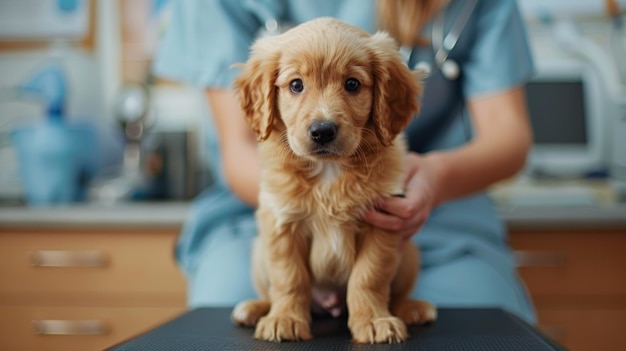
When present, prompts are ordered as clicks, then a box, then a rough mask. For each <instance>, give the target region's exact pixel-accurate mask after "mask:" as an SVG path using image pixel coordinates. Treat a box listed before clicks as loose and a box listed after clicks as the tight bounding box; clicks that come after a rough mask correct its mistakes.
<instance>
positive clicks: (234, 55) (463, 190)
mask: <svg viewBox="0 0 626 351" xmlns="http://www.w3.org/2000/svg"><path fill="white" fill-rule="evenodd" d="M381 1H385V0H381ZM398 1H399V0H398ZM414 1H418V0H414ZM422 1H427V0H422ZM428 1H430V2H431V3H437V2H441V1H440V0H428ZM172 5H173V9H172V10H173V11H172V16H171V19H170V24H169V26H168V29H167V32H166V34H165V36H164V38H163V41H162V43H161V45H160V48H159V52H158V55H157V57H156V61H155V63H154V71H155V73H156V74H157V75H159V76H162V77H165V78H169V79H172V80H177V81H180V82H184V83H186V84H191V85H194V86H197V87H199V88H202V89H205V90H206V91H207V97H208V101H209V103H210V106H211V110H212V115H213V116H212V119H211V121H212V123H213V128H211V132H212V133H213V135H212V137H210V138H208V141H207V147H208V149H209V151H210V154H211V156H212V163H213V165H214V166H215V168H216V179H217V181H216V184H214V185H213V186H211V187H210V188H209V189H207V190H206V191H205V192H204V193H203V194H201V195H200V196H199V197H198V198H197V199H196V201H194V204H193V206H192V210H191V213H190V215H189V217H188V219H187V221H186V223H185V224H184V227H183V230H182V233H181V235H180V238H179V240H178V243H177V247H176V253H177V259H178V261H179V263H180V265H181V267H182V268H183V270H184V272H185V274H186V276H187V278H188V282H189V287H188V294H189V296H188V304H189V306H190V307H200V306H234V305H235V304H236V303H238V302H240V301H242V300H245V299H249V298H254V297H255V291H254V289H253V287H252V283H251V277H250V253H251V245H252V242H253V240H254V237H255V235H256V233H257V227H256V223H255V220H254V207H255V205H256V203H257V194H258V176H259V161H258V157H257V154H256V142H255V139H254V136H253V135H252V133H251V131H250V128H249V127H248V126H247V125H246V124H245V122H244V119H243V117H242V112H241V110H240V107H239V104H238V103H237V100H236V98H235V96H234V94H233V92H232V88H231V84H232V81H233V79H234V78H235V77H236V76H237V75H238V74H239V71H238V70H236V69H231V65H232V64H233V63H237V62H245V61H246V59H247V57H248V51H249V47H250V45H251V43H252V42H253V41H254V39H255V38H256V37H257V36H258V35H260V33H261V32H262V31H263V30H264V29H265V27H266V24H268V26H269V27H270V28H269V29H272V28H271V26H272V25H273V24H275V23H276V22H278V23H279V24H291V25H296V24H298V23H302V22H305V21H307V20H310V19H313V18H315V17H320V16H331V17H335V18H338V19H340V20H343V21H345V22H348V23H351V24H354V25H357V26H360V27H362V28H364V29H365V30H367V31H369V32H372V33H373V32H375V31H376V30H377V29H378V28H377V23H378V21H377V13H378V11H377V7H376V4H375V1H374V0H369V1H363V0H320V1H307V0H281V1H279V0H274V1H272V0H221V1H220V0H182V1H177V2H175V3H173V4H172ZM416 32H418V33H417V34H419V36H421V37H422V38H425V39H427V40H426V42H427V44H426V45H413V44H412V43H402V44H405V45H404V47H403V49H402V50H401V52H402V53H403V54H404V55H405V57H406V59H407V64H408V65H409V66H410V67H416V66H421V67H430V70H431V74H430V76H429V77H428V78H427V79H426V81H425V93H424V96H423V98H422V110H421V112H420V114H419V116H418V117H417V118H416V119H414V121H413V122H412V123H411V124H410V126H409V127H408V128H407V130H406V135H407V139H408V141H409V146H410V151H411V153H410V154H409V156H407V159H406V161H407V166H408V168H409V174H408V177H407V184H406V196H405V198H389V199H386V200H385V201H384V202H383V205H382V206H381V208H378V209H372V210H371V211H369V212H368V213H367V214H366V216H365V218H364V220H365V221H368V222H370V223H372V224H374V225H377V226H380V227H383V228H387V229H391V230H396V231H398V233H399V234H398V235H403V236H404V237H405V238H407V239H408V240H412V241H413V242H414V243H415V244H417V245H418V246H419V249H420V250H421V254H422V266H421V273H420V276H419V280H418V282H417V284H416V288H415V289H414V291H413V296H414V297H415V298H421V299H427V300H430V301H432V302H434V303H435V304H436V305H438V306H439V307H460V306H465V307H467V306H472V307H481V306H482V307H484V306H489V307H494V306H495V307H502V308H504V309H506V310H508V311H511V312H513V313H515V314H517V315H518V316H520V317H521V318H523V319H525V320H527V321H529V322H531V323H533V322H535V321H536V320H535V318H536V317H535V314H534V310H533V307H532V303H531V301H530V299H529V296H528V294H527V292H526V290H525V287H524V285H523V283H522V281H521V280H520V279H519V277H518V275H517V273H516V269H515V263H514V260H513V255H512V252H511V248H510V247H509V245H508V242H507V232H506V228H505V226H504V224H503V223H502V221H501V220H500V219H499V217H498V215H497V212H496V210H495V207H494V204H493V203H492V201H491V200H490V199H489V197H488V196H487V195H486V194H485V189H486V188H487V187H489V186H490V185H491V184H493V183H495V182H497V181H499V180H502V179H505V178H507V177H510V176H512V175H514V174H515V173H516V172H517V171H519V170H520V169H521V167H523V164H524V162H525V159H526V154H527V152H528V149H529V147H530V145H531V139H532V138H531V131H530V127H529V122H528V117H527V112H526V109H525V98H524V93H523V85H524V84H525V83H526V82H527V81H528V80H529V79H530V78H531V77H532V74H533V64H532V59H531V54H530V50H529V48H528V43H527V38H526V34H525V30H524V27H523V22H522V19H521V16H520V13H519V10H518V8H517V4H516V2H515V0H451V1H449V2H447V5H445V6H443V7H442V8H441V9H440V10H438V11H433V14H432V16H431V17H430V18H429V19H428V21H427V23H425V24H424V25H423V26H422V27H421V28H420V30H419V31H418V30H417V29H416ZM392 33H393V31H392ZM405 41H406V40H405ZM442 46H443V47H444V50H443V51H441V50H440V48H441V47H442ZM437 52H439V53H438V54H436V53H437ZM435 56H437V58H435ZM314 300H315V301H316V302H317V304H316V306H315V307H316V309H320V310H322V311H327V312H329V313H331V314H333V315H337V314H338V313H339V312H341V311H342V310H341V309H342V307H343V306H344V305H343V303H342V299H341V294H339V293H337V292H315V294H314Z"/></svg>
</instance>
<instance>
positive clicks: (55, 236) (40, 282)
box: [0, 229, 185, 295]
mask: <svg viewBox="0 0 626 351" xmlns="http://www.w3.org/2000/svg"><path fill="white" fill-rule="evenodd" d="M176 234H177V233H175V232H174V231H158V230H156V231H147V230H146V231H139V230H132V231H111V230H108V231H104V230H103V231H97V230H96V231H87V230H76V229H73V230H57V229H55V230H50V231H45V232H44V231H27V230H24V231H18V230H11V231H0V282H2V283H1V284H0V293H4V294H7V293H8V294H12V293H24V292H36V293H39V294H50V293H67V292H72V293H74V294H76V293H85V292H90V293H99V294H102V293H118V292H124V293H138V294H142V293H155V292H157V293H162V294H177V295H180V294H183V293H184V290H185V282H184V279H183V277H182V274H181V272H180V271H179V270H178V268H177V266H176V264H175V260H174V256H173V248H174V242H175V239H176Z"/></svg>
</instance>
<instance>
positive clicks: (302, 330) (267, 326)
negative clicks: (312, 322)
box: [254, 316, 311, 342]
mask: <svg viewBox="0 0 626 351" xmlns="http://www.w3.org/2000/svg"><path fill="white" fill-rule="evenodd" d="M254 337H255V338H256V339H260V340H267V341H273V342H281V341H283V340H292V341H299V340H309V339H311V330H310V327H309V322H308V321H306V320H305V319H303V318H297V317H292V316H266V317H263V318H261V319H260V320H259V322H258V324H257V326H256V331H255V333H254Z"/></svg>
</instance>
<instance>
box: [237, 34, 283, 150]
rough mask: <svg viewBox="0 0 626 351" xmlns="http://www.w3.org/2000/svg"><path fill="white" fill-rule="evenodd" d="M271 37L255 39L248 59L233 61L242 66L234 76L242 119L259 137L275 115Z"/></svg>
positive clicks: (266, 131) (275, 61)
mask: <svg viewBox="0 0 626 351" xmlns="http://www.w3.org/2000/svg"><path fill="white" fill-rule="evenodd" d="M271 40H272V38H263V39H260V40H258V41H257V42H256V43H255V44H254V45H253V46H252V50H251V53H250V58H249V59H248V62H246V63H245V64H242V65H236V67H241V68H242V69H243V70H242V72H241V74H240V75H239V76H238V77H237V78H236V79H235V82H234V88H235V93H236V94H237V96H238V98H239V103H240V104H241V108H242V110H243V112H244V118H245V120H246V122H247V123H248V124H249V125H250V127H252V130H254V132H255V133H256V135H257V139H258V140H259V141H263V140H265V139H267V138H268V137H269V135H270V133H271V131H272V125H273V123H274V119H275V118H280V116H278V109H277V108H276V86H275V82H276V78H277V76H278V60H279V54H278V52H277V51H273V50H271V48H272V46H273V45H272V42H271Z"/></svg>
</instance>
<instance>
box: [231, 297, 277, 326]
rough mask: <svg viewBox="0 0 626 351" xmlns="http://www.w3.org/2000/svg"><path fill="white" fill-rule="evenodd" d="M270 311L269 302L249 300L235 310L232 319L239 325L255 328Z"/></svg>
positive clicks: (238, 305)
mask: <svg viewBox="0 0 626 351" xmlns="http://www.w3.org/2000/svg"><path fill="white" fill-rule="evenodd" d="M269 310H270V303H269V302H268V301H260V300H249V301H244V302H241V303H239V304H237V306H235V308H234V309H233V313H232V314H231V316H230V318H231V319H232V321H233V322H234V323H235V324H237V325H244V326H247V327H253V326H255V325H256V323H257V321H258V320H259V319H261V317H263V316H265V315H266V314H267V313H268V312H269Z"/></svg>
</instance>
